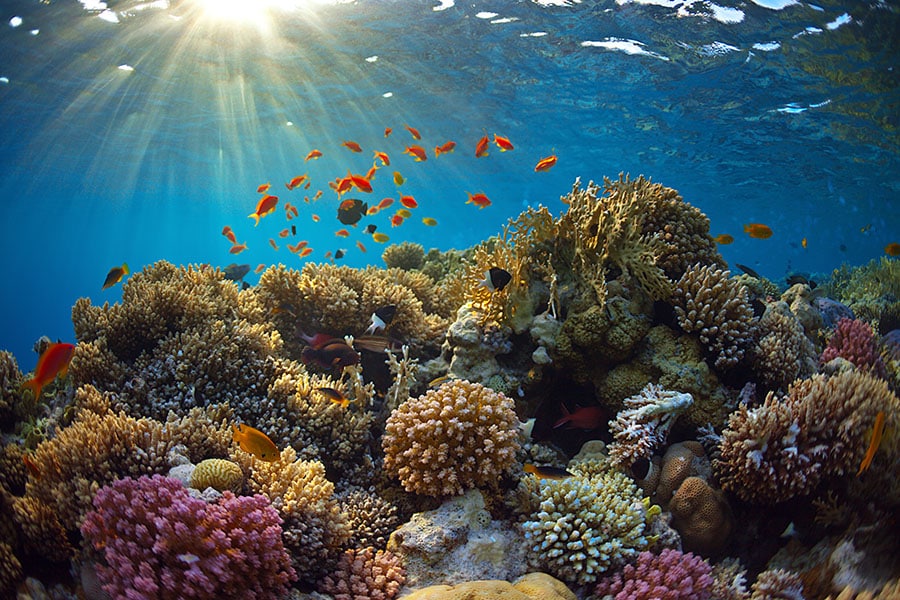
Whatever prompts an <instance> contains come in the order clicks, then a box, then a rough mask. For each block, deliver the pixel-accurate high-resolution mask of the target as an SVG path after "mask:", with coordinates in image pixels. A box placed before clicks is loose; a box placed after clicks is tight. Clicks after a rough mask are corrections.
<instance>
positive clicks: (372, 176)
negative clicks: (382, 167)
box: [365, 164, 378, 181]
mask: <svg viewBox="0 0 900 600" xmlns="http://www.w3.org/2000/svg"><path fill="white" fill-rule="evenodd" d="M377 171H378V167H376V166H375V165H374V164H373V165H372V168H371V169H369V170H368V171H366V176H365V179H366V181H372V180H373V179H375V173H376V172H377Z"/></svg>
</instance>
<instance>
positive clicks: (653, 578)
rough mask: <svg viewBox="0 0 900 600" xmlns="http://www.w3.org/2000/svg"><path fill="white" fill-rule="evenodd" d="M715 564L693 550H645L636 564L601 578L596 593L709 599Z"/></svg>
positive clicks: (646, 599)
mask: <svg viewBox="0 0 900 600" xmlns="http://www.w3.org/2000/svg"><path fill="white" fill-rule="evenodd" d="M711 573H712V567H711V566H710V565H709V563H708V562H706V561H705V560H703V559H702V558H700V557H699V556H696V555H694V554H691V553H687V554H685V553H683V552H680V551H679V550H671V549H666V550H663V551H662V552H660V553H659V554H653V553H652V552H641V553H640V554H639V555H638V559H637V562H636V563H635V564H631V565H626V566H625V567H624V568H623V569H622V570H621V571H619V572H617V573H614V574H612V575H610V576H608V577H605V578H603V579H601V580H600V581H599V582H598V583H597V587H596V589H595V593H596V594H597V595H598V596H600V597H603V596H612V597H614V598H615V600H707V599H708V598H709V597H710V595H711V591H710V588H711V586H712V584H713V578H712V575H711Z"/></svg>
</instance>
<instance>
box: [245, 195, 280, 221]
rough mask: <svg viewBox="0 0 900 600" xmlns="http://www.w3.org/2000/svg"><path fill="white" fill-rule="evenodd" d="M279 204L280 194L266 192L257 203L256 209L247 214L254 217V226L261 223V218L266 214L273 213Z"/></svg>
mask: <svg viewBox="0 0 900 600" xmlns="http://www.w3.org/2000/svg"><path fill="white" fill-rule="evenodd" d="M277 205H278V196H272V195H270V194H266V195H265V196H263V197H262V198H260V199H259V202H257V203H256V210H255V211H253V212H252V213H250V214H249V215H247V218H249V219H253V220H255V221H256V222H255V223H254V224H253V226H254V227H256V226H257V225H259V220H260V219H261V218H263V217H265V216H266V215H271V214H272V213H273V212H275V207H276V206H277Z"/></svg>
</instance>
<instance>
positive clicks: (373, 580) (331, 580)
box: [319, 547, 406, 600]
mask: <svg viewBox="0 0 900 600" xmlns="http://www.w3.org/2000/svg"><path fill="white" fill-rule="evenodd" d="M405 580H406V576H405V573H404V570H403V565H402V564H401V561H400V558H399V557H398V556H396V555H395V554H393V553H392V552H389V551H385V550H378V551H377V552H376V551H375V549H374V548H371V547H369V548H362V549H360V550H346V551H345V552H344V553H343V554H342V555H341V558H340V559H339V560H338V562H337V566H336V567H335V569H334V571H332V572H331V573H330V574H328V575H326V576H325V577H324V578H323V579H322V580H321V581H320V582H319V589H320V590H322V591H323V592H325V593H326V594H329V595H330V596H332V597H333V598H334V600H357V599H359V598H368V599H370V600H391V599H392V598H395V597H396V596H397V594H398V593H399V592H400V586H402V585H403V582H404V581H405Z"/></svg>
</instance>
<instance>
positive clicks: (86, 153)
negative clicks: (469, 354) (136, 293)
mask: <svg viewBox="0 0 900 600" xmlns="http://www.w3.org/2000/svg"><path fill="white" fill-rule="evenodd" d="M223 2H224V0H223ZM261 4H262V3H261V2H253V1H250V0H248V2H246V3H245V6H244V8H243V14H242V16H241V17H240V18H239V19H238V20H231V21H229V20H223V19H220V18H215V17H213V16H211V15H209V14H205V13H203V12H202V11H201V10H200V9H199V8H198V3H197V2H194V3H192V2H190V1H189V0H184V1H183V2H180V3H178V2H110V3H109V7H107V8H106V10H105V11H104V10H103V7H102V6H100V5H97V4H93V5H92V3H81V2H75V1H69V0H56V1H54V2H52V3H49V4H44V3H39V2H36V1H27V2H26V1H9V0H4V1H3V2H2V11H0V19H2V21H0V77H2V78H3V79H0V107H2V110H0V198H2V211H3V212H2V219H0V252H2V256H3V257H4V259H5V260H4V269H3V275H4V282H5V285H4V292H3V294H2V299H0V347H3V348H6V349H9V350H11V351H13V352H14V353H15V354H16V356H17V358H18V360H19V363H20V366H21V367H22V369H23V370H27V369H30V368H32V367H33V366H34V363H35V362H36V357H35V355H34V354H33V352H32V350H31V347H32V344H33V343H34V341H35V340H36V339H37V338H38V337H39V336H41V335H47V336H49V337H51V338H53V339H56V338H60V339H63V340H66V341H71V340H72V339H73V338H74V333H73V329H72V325H71V322H70V310H71V306H72V305H73V304H74V302H75V300H76V299H77V298H78V297H81V296H88V297H90V298H91V300H92V302H94V303H100V304H102V303H103V302H107V301H108V302H110V303H112V302H116V301H118V300H119V299H120V298H121V285H119V286H115V287H113V288H111V289H109V290H106V291H101V290H100V287H101V284H102V283H103V280H104V278H105V276H106V273H107V271H108V270H109V269H110V268H111V267H113V266H116V265H119V264H121V263H122V262H127V263H128V264H129V265H130V267H131V268H132V270H136V269H140V268H141V267H143V266H145V265H148V264H151V263H153V262H154V261H157V260H160V259H165V260H168V261H171V262H173V263H176V264H186V263H211V264H215V265H220V266H224V265H226V264H228V263H231V262H240V263H249V264H251V266H254V267H255V266H256V265H257V264H260V263H264V264H267V265H268V264H276V263H278V262H282V263H284V264H287V265H289V266H295V267H299V266H301V264H302V263H303V260H301V259H299V258H297V256H295V255H291V254H289V253H288V252H287V250H286V248H285V244H286V242H291V243H293V242H296V241H298V240H300V239H306V240H308V241H309V242H310V246H311V247H313V248H314V252H313V253H312V254H311V255H310V256H309V257H308V258H307V259H305V260H323V256H324V253H325V252H326V251H328V250H331V251H334V250H336V249H338V248H344V249H346V250H347V251H348V252H347V256H346V257H345V258H344V259H343V262H344V263H345V264H348V265H351V266H363V265H365V264H382V263H381V259H380V255H381V251H382V250H383V246H380V245H379V244H376V243H374V242H373V241H372V240H371V239H370V238H369V237H367V236H365V235H364V234H363V233H362V231H358V230H354V231H353V233H352V235H351V237H350V238H348V239H341V238H338V237H335V236H334V231H335V230H337V229H339V228H340V227H341V225H340V224H339V223H338V222H337V220H336V219H335V214H336V207H337V203H338V201H337V199H336V196H335V194H334V193H333V192H331V191H330V190H329V189H328V188H327V182H328V181H330V180H332V179H334V178H335V177H338V176H342V175H344V174H346V171H347V169H350V170H352V171H353V172H354V173H364V172H365V171H366V170H367V169H368V168H369V166H370V165H371V163H372V151H373V150H376V149H377V150H384V151H386V152H388V153H389V154H390V156H391V160H392V165H391V167H389V168H387V169H384V170H381V171H379V173H378V174H377V175H376V178H375V180H374V187H375V191H374V193H373V194H371V195H366V197H364V199H366V200H369V201H370V203H373V204H374V203H377V202H378V200H380V199H381V198H383V197H385V196H392V197H394V198H395V199H396V198H397V197H398V194H397V190H396V188H395V186H394V184H393V183H392V181H391V173H392V172H393V171H394V170H397V171H400V172H401V173H402V174H403V175H404V176H405V177H406V178H407V179H408V181H407V183H406V184H404V186H403V187H402V188H401V191H402V192H403V193H407V194H412V195H414V196H415V198H416V199H417V201H418V203H419V208H418V209H416V211H414V212H415V214H414V216H413V218H411V219H409V220H407V222H406V223H404V225H402V226H401V227H399V228H391V227H390V225H389V223H388V218H389V217H390V215H392V214H393V212H394V209H395V208H397V204H396V203H395V205H394V206H393V207H391V209H389V210H387V211H384V212H382V213H380V214H378V215H376V216H374V217H371V218H370V219H367V220H365V221H363V224H366V223H369V222H371V223H375V224H377V225H378V227H379V231H383V232H385V233H387V234H388V235H389V236H390V237H391V241H392V242H395V241H402V240H411V241H415V242H419V243H421V244H423V245H425V246H426V248H428V247H438V248H441V249H448V248H463V247H467V246H470V245H472V244H474V243H477V242H478V241H480V240H482V239H484V238H486V237H488V236H490V235H493V234H496V233H498V232H499V231H500V229H501V228H502V226H503V224H504V223H505V222H506V220H507V219H508V218H510V217H514V216H515V215H517V214H518V213H519V211H521V209H522V208H523V207H525V206H526V205H536V204H538V203H543V204H545V205H549V206H550V207H551V208H552V209H553V210H554V212H559V211H561V210H562V209H563V208H564V207H563V205H562V204H561V203H560V202H559V197H560V195H563V194H565V193H566V192H567V191H568V190H569V189H571V185H572V182H573V181H574V179H575V177H577V176H580V177H582V179H583V180H585V181H587V180H589V179H598V180H599V179H600V178H602V177H603V176H609V177H613V178H614V177H615V176H616V175H617V174H618V173H619V172H620V171H625V172H630V173H631V174H632V175H635V176H636V175H638V174H644V175H646V176H648V177H651V178H652V179H653V180H655V181H658V182H660V183H663V184H665V185H667V186H669V187H673V188H675V189H677V190H679V192H680V193H681V194H682V195H683V196H684V198H685V199H686V200H687V201H688V202H690V203H692V204H694V205H696V206H698V207H700V208H701V209H702V210H703V211H704V212H706V214H707V215H708V216H709V217H710V219H711V220H712V233H713V234H714V235H716V234H719V233H729V234H731V235H733V236H734V237H735V242H734V244H732V245H730V246H723V247H722V252H723V254H724V256H725V258H726V259H727V260H728V261H729V262H731V263H734V262H739V263H742V264H745V265H748V266H751V267H753V268H755V269H757V270H758V271H760V272H761V273H763V274H764V275H767V276H769V277H771V278H773V279H776V280H779V279H783V277H784V275H785V273H787V272H788V271H805V272H821V273H829V272H830V271H831V269H833V268H835V267H837V266H839V265H840V264H841V263H843V262H846V263H849V264H852V265H856V264H862V263H864V262H867V261H868V260H870V259H872V258H873V257H877V256H879V255H882V254H883V253H884V246H885V245H886V244H888V243H890V242H895V241H900V227H898V225H900V202H898V201H897V199H898V197H900V194H898V191H900V168H898V166H900V162H898V150H900V137H898V132H897V126H898V119H900V93H898V85H897V84H898V73H897V68H900V61H898V48H897V43H896V40H897V39H900V15H898V5H897V3H896V2H887V3H885V2H872V3H860V2H846V1H844V2H822V3H818V4H816V5H813V4H808V3H805V2H797V3H793V4H790V3H788V2H781V3H779V2H777V1H776V0H766V1H765V2H763V1H762V0H760V2H759V4H757V3H753V2H743V1H733V0H731V1H727V2H717V3H715V4H714V3H711V2H704V1H695V2H690V3H685V2H675V1H670V0H657V1H656V5H654V4H650V3H647V4H643V3H639V2H621V3H617V2H612V1H607V2H594V1H584V2H581V3H571V4H563V3H560V4H561V5H557V6H553V5H544V4H539V3H535V2H509V1H500V0H495V1H485V2H482V1H476V2H457V3H456V4H452V3H451V2H449V1H448V0H445V1H444V3H443V4H440V3H438V2H407V1H378V2H376V1H371V0H363V1H360V2H354V3H345V4H329V3H325V2H306V3H293V6H284V3H282V6H281V7H275V8H272V9H271V10H269V11H268V13H266V14H262V15H255V14H254V11H252V10H251V9H250V7H253V6H259V5H261ZM762 4H765V6H763V5H762ZM256 17H258V18H256ZM407 124H408V125H411V126H413V127H416V128H418V129H419V130H420V131H421V133H422V138H423V139H422V142H421V144H422V146H424V147H425V148H426V149H428V150H429V159H428V161H427V162H424V163H417V162H413V160H412V159H411V158H410V157H408V156H405V155H403V154H402V150H403V148H404V147H405V146H406V145H407V144H410V143H413V140H412V139H411V136H410V135H409V133H408V132H407V131H406V130H405V129H404V128H403V127H404V125H407ZM387 126H390V127H393V129H394V132H393V134H392V135H391V137H390V138H387V139H385V138H384V137H383V131H384V128H385V127H387ZM495 132H496V133H500V134H501V135H505V136H507V137H509V138H510V139H511V140H512V142H513V143H514V144H515V150H513V151H512V152H507V153H501V152H499V151H498V149H497V148H496V147H493V146H492V149H491V151H490V155H489V156H487V157H485V158H481V159H476V158H475V157H474V146H475V143H476V142H477V140H478V139H479V138H480V137H481V136H482V135H484V134H485V133H487V134H489V135H492V134H493V133H495ZM449 139H452V140H455V141H456V142H457V144H458V146H457V149H456V151H455V152H454V153H453V154H450V155H446V156H441V157H440V158H438V159H435V158H434V157H433V155H431V149H432V148H433V147H434V146H435V145H437V144H440V143H443V142H444V141H446V140H449ZM345 140H354V141H357V142H358V143H360V144H361V145H362V147H363V149H364V152H363V153H362V154H352V153H351V152H349V151H348V150H346V149H345V148H342V147H341V146H340V144H341V142H343V141H345ZM312 148H318V149H320V150H321V151H322V152H323V153H324V156H323V157H322V158H321V159H319V160H318V161H311V162H310V163H308V164H306V165H304V163H303V157H304V156H305V155H306V153H307V152H308V151H309V150H311V149H312ZM551 153H554V154H556V155H558V156H559V162H558V164H557V165H556V166H555V167H554V168H553V169H551V170H550V171H548V172H545V173H535V172H534V171H533V167H534V165H535V163H536V162H537V160H538V159H539V158H541V157H543V156H547V155H549V154H551ZM307 172H308V173H309V175H310V176H311V178H312V180H313V187H312V188H311V189H310V190H309V191H303V190H295V191H293V192H288V191H287V190H286V189H285V188H284V182H286V181H288V180H290V178H291V177H293V176H295V175H300V174H303V173H307ZM265 182H271V183H272V184H273V187H272V190H273V192H274V193H276V194H277V195H278V196H280V197H281V199H282V200H281V203H280V204H279V207H278V210H277V211H276V212H275V213H274V214H272V215H269V216H268V217H265V218H264V219H263V220H262V222H261V223H260V225H259V226H258V227H253V221H252V220H251V219H248V218H247V214H248V213H250V212H252V211H253V209H254V207H255V203H256V201H257V199H258V197H259V195H258V194H257V193H256V187H257V186H258V185H259V184H261V183H265ZM317 189H323V190H324V191H325V194H324V195H323V198H322V199H321V200H320V201H319V202H318V203H314V204H312V205H307V204H305V203H304V202H303V201H302V198H303V195H305V194H308V195H312V194H313V193H314V192H315V191H316V190H317ZM467 191H469V192H473V193H474V192H479V191H480V192H485V193H486V194H487V195H488V196H489V197H490V199H491V200H492V202H493V204H492V206H490V207H488V208H486V209H484V210H478V209H476V208H475V207H474V206H472V205H466V204H465V200H466V192H467ZM284 201H289V202H292V203H294V204H297V205H298V206H299V209H300V211H301V214H300V217H299V218H298V219H295V220H293V221H291V222H290V223H287V222H286V220H285V216H284V211H283V202H284ZM313 213H315V214H317V215H319V216H320V217H321V221H320V222H318V223H314V222H313V221H312V216H311V215H312V214H313ZM423 216H430V217H434V218H436V219H437V220H438V221H439V225H438V226H437V227H432V228H429V227H426V226H425V225H423V224H422V223H421V217H423ZM748 222H761V223H765V224H767V225H769V226H770V227H771V228H772V229H773V230H774V232H775V234H774V235H773V237H772V238H770V239H767V240H757V239H751V238H749V237H747V236H746V235H744V234H743V233H742V231H741V228H742V225H743V224H744V223H748ZM291 224H295V225H297V226H298V236H297V237H296V238H295V237H290V238H288V239H286V240H282V239H280V238H278V237H277V234H278V232H279V231H281V230H282V229H284V228H285V227H288V226H289V225H291ZM224 225H230V226H231V227H232V228H234V230H235V232H236V234H237V238H238V241H239V242H246V243H247V245H248V250H247V251H245V252H244V253H242V254H240V255H238V256H233V255H231V254H229V252H228V250H229V247H230V243H229V242H228V241H227V240H226V239H225V238H224V237H223V236H222V235H221V230H222V227H223V226H224ZM357 229H361V227H359V228H357ZM862 229H865V231H861V230H862ZM272 237H274V238H275V239H276V241H277V242H278V243H279V245H280V246H281V249H280V250H279V251H278V252H276V251H275V250H273V249H272V248H271V247H270V246H269V244H268V241H267V240H268V239H269V238H272ZM804 237H805V238H807V240H808V247H807V248H806V249H804V248H802V247H801V245H800V241H801V239H803V238H804ZM357 240H362V241H363V242H364V244H365V245H366V247H367V248H368V252H367V253H365V254H363V253H361V252H360V251H359V250H357V248H356V246H355V242H356V241H357ZM256 277H257V276H255V275H250V276H248V278H247V279H248V281H249V282H250V283H253V282H255V280H256Z"/></svg>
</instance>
